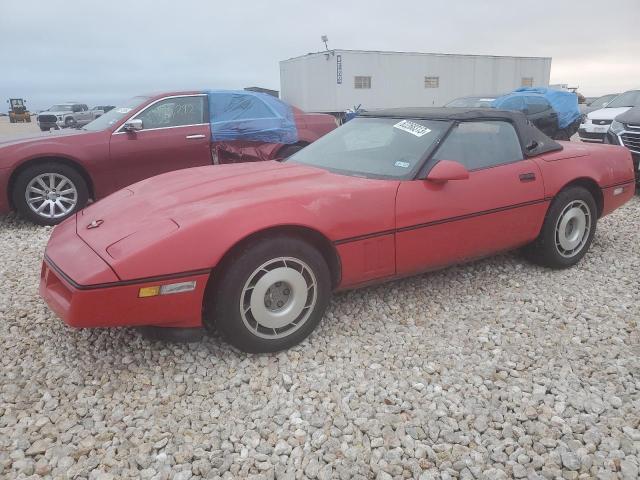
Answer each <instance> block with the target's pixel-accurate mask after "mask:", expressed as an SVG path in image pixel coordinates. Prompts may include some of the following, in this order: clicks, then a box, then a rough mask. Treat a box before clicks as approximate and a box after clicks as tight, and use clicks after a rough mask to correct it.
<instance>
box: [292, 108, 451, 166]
mask: <svg viewBox="0 0 640 480" xmlns="http://www.w3.org/2000/svg"><path fill="white" fill-rule="evenodd" d="M449 125H450V122H446V121H435V120H414V119H399V118H366V117H360V118H355V119H353V120H351V121H350V122H348V123H346V124H344V125H343V126H341V127H340V128H337V129H336V130H334V131H332V132H331V133H328V134H327V135H325V136H324V137H322V138H320V139H319V140H316V141H315V142H313V143H312V144H311V145H309V146H307V147H305V148H303V149H302V150H300V151H299V152H298V153H296V154H295V155H293V156H291V157H289V159H288V161H291V162H293V163H302V164H305V165H311V166H314V167H318V168H323V169H325V170H329V171H331V172H335V173H341V174H345V175H354V176H359V177H366V178H387V179H388V178H393V179H406V178H413V176H414V175H415V173H416V171H417V170H418V169H419V168H420V164H421V161H422V160H423V159H424V157H425V155H426V153H427V152H428V151H429V150H430V149H431V147H433V146H434V145H435V143H436V141H437V140H438V139H439V138H441V137H442V135H443V134H444V133H445V132H446V131H447V128H448V127H449Z"/></svg>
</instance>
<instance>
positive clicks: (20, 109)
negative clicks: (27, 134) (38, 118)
mask: <svg viewBox="0 0 640 480" xmlns="http://www.w3.org/2000/svg"><path fill="white" fill-rule="evenodd" d="M7 102H8V103H9V122H10V123H17V122H27V123H31V113H29V110H27V107H25V105H24V104H25V103H26V101H25V100H24V99H22V98H10V99H9V100H7Z"/></svg>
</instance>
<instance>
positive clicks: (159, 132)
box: [0, 90, 336, 225]
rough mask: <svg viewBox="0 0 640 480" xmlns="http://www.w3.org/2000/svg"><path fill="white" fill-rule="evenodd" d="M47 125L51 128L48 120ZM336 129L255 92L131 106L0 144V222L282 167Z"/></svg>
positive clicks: (60, 215) (50, 220)
mask: <svg viewBox="0 0 640 480" xmlns="http://www.w3.org/2000/svg"><path fill="white" fill-rule="evenodd" d="M53 121H54V122H55V119H54V120H53ZM334 128H336V121H335V119H334V118H333V117H332V116H331V115H323V114H311V113H304V112H302V111H301V110H298V109H297V108H295V107H292V106H290V105H288V104H286V103H284V102H281V101H280V100H278V99H277V98H274V97H272V96H270V95H267V94H264V93H256V92H250V91H244V90H241V91H233V90H210V91H198V92H194V91H192V92H173V93H163V94H160V95H152V96H142V97H135V98H133V99H131V100H130V101H129V102H127V103H126V104H125V105H124V106H121V107H118V108H114V109H112V110H110V111H108V112H107V113H105V114H104V115H102V116H100V117H99V118H98V119H96V120H94V121H93V122H91V123H89V124H87V125H85V126H84V127H82V128H81V129H79V130H66V131H64V132H60V131H57V132H51V133H48V134H38V136H33V137H30V138H19V139H11V140H5V141H0V214H2V213H6V212H8V211H10V210H17V211H18V212H19V213H20V214H21V215H22V216H24V217H25V218H28V219H30V220H31V221H33V222H35V223H38V224H40V225H55V224H57V223H60V222H61V221H62V220H64V219H65V218H67V217H69V216H71V215H73V213H75V212H76V211H77V210H79V209H81V208H83V207H84V206H85V204H86V203H87V202H88V201H89V200H91V199H93V200H98V199H100V198H102V197H105V196H107V195H108V194H110V193H113V192H114V191H116V190H119V189H120V188H122V187H126V186H127V185H130V184H132V183H135V182H137V181H139V180H143V179H145V178H149V177H152V176H154V175H158V174H160V173H164V172H169V171H171V170H178V169H181V168H188V167H197V166H202V165H212V164H224V163H234V162H251V161H260V160H273V159H275V158H285V157H288V156H289V155H291V154H293V153H294V152H296V151H298V150H300V149H301V148H302V147H304V146H305V145H308V144H309V143H311V142H313V141H315V140H317V139H318V138H320V137H321V136H322V135H324V134H325V133H327V132H329V131H331V130H333V129H334Z"/></svg>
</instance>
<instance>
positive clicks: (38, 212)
mask: <svg viewBox="0 0 640 480" xmlns="http://www.w3.org/2000/svg"><path fill="white" fill-rule="evenodd" d="M12 198H13V204H14V205H15V207H16V210H18V212H19V213H20V214H21V215H22V216H23V217H25V218H28V219H29V220H31V221H32V222H34V223H37V224H39V225H56V224H58V223H60V222H61V221H62V220H64V219H65V218H68V217H70V216H71V215H73V214H74V213H75V212H76V211H77V210H78V209H80V208H83V207H84V206H85V204H86V203H87V200H88V198H89V191H88V188H87V184H86V182H85V180H84V178H83V177H82V175H80V174H79V173H78V172H77V171H76V170H75V169H74V168H72V167H70V166H68V165H65V164H60V163H42V164H37V165H33V166H31V167H28V168H26V169H25V170H23V171H22V172H20V174H19V175H18V176H17V178H16V181H15V184H14V186H13V190H12Z"/></svg>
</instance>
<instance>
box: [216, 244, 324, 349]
mask: <svg viewBox="0 0 640 480" xmlns="http://www.w3.org/2000/svg"><path fill="white" fill-rule="evenodd" d="M330 295H331V280H330V274H329V268H328V266H327V263H326V261H325V260H324V257H323V256H322V254H320V252H318V250H316V249H315V248H314V247H312V246H311V245H309V244H308V243H307V242H305V241H303V240H301V239H299V238H297V237H291V236H286V235H277V236H273V237H269V238H263V239H259V240H255V241H253V242H250V243H249V244H247V245H246V246H245V247H244V248H242V250H241V251H239V252H238V253H237V254H236V255H233V256H232V257H230V258H228V259H227V260H226V261H224V262H223V264H222V265H221V271H220V273H219V278H214V279H213V281H212V282H211V283H210V284H209V286H208V288H207V296H206V300H205V308H204V322H205V325H206V326H207V327H209V328H211V327H214V326H215V328H216V329H217V330H218V331H219V332H220V333H221V334H222V335H223V336H224V337H225V339H226V340H227V341H228V342H229V343H231V344H232V345H234V346H235V347H237V348H239V349H240V350H243V351H245V352H251V353H261V352H275V351H279V350H284V349H286V348H289V347H292V346H293V345H296V344H297V343H299V342H301V341H302V340H304V339H305V338H306V337H307V336H308V335H309V334H310V333H311V332H312V331H313V330H314V329H315V327H316V326H317V325H318V323H319V322H320V320H321V319H322V316H323V315H324V311H325V309H326V307H327V304H328V302H329V298H330Z"/></svg>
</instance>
